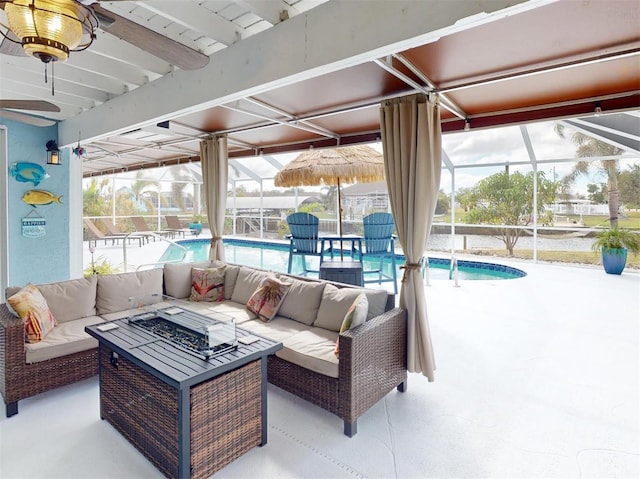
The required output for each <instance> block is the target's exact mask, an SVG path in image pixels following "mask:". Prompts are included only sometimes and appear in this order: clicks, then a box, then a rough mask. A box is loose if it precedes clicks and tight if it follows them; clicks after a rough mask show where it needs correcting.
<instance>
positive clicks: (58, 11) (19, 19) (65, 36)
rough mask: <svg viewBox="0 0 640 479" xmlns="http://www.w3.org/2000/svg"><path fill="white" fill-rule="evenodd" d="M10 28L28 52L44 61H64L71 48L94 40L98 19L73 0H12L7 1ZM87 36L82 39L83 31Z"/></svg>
mask: <svg viewBox="0 0 640 479" xmlns="http://www.w3.org/2000/svg"><path fill="white" fill-rule="evenodd" d="M5 13H6V15H7V20H8V22H9V28H10V29H11V31H12V32H13V33H15V34H16V36H17V37H18V38H19V39H20V41H21V42H22V48H23V49H24V51H25V53H27V54H28V55H30V56H32V57H35V58H38V59H40V60H41V61H42V62H44V63H49V62H51V61H59V62H64V61H66V60H67V58H69V52H70V51H73V50H76V49H79V50H84V49H85V48H87V47H88V46H89V45H91V43H92V42H93V39H94V38H95V29H96V28H97V27H98V21H97V19H96V18H95V16H94V15H93V13H92V12H91V10H90V9H88V8H86V7H85V6H83V5H82V4H80V3H78V2H76V1H74V0H13V1H12V2H8V3H7V4H6V5H5ZM84 32H87V33H88V35H89V38H88V40H85V43H84V44H81V43H82V42H83V33H84Z"/></svg>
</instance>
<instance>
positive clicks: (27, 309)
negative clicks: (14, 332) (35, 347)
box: [7, 283, 57, 343]
mask: <svg viewBox="0 0 640 479" xmlns="http://www.w3.org/2000/svg"><path fill="white" fill-rule="evenodd" d="M7 302H8V303H9V304H10V305H11V307H12V308H13V309H14V310H15V312H16V313H18V316H20V317H21V318H22V320H23V321H24V330H25V333H26V335H27V339H26V341H27V342H28V343H37V342H40V341H42V340H43V339H44V337H45V336H46V335H47V333H49V331H51V330H52V329H53V328H54V326H55V325H56V324H57V323H56V319H55V318H54V317H53V314H52V313H51V311H50V310H49V306H48V305H47V301H46V300H45V299H44V296H42V294H41V293H40V291H39V290H38V288H36V287H35V286H34V285H33V284H31V283H29V284H28V285H26V286H25V287H24V288H22V289H21V290H20V291H18V292H17V293H16V294H14V295H13V296H11V297H10V298H9V299H7Z"/></svg>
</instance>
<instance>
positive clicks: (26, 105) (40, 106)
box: [0, 100, 60, 112]
mask: <svg viewBox="0 0 640 479" xmlns="http://www.w3.org/2000/svg"><path fill="white" fill-rule="evenodd" d="M0 108H11V109H12V110H33V111H53V112H59V111H60V107H59V106H58V105H54V104H53V103H51V102H48V101H44V100H0Z"/></svg>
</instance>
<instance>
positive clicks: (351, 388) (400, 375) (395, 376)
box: [339, 308, 407, 436]
mask: <svg viewBox="0 0 640 479" xmlns="http://www.w3.org/2000/svg"><path fill="white" fill-rule="evenodd" d="M406 317H407V315H406V311H405V310H404V309H399V308H395V309H392V310H390V311H387V312H385V313H383V314H381V315H380V316H376V317H375V318H372V319H371V320H369V321H367V322H366V323H364V324H363V325H361V326H358V327H356V328H354V329H351V330H349V331H346V332H344V333H342V334H341V335H340V337H339V342H340V363H339V378H340V389H339V395H340V401H339V403H340V409H341V411H340V416H341V417H342V418H343V419H344V423H345V434H347V435H348V436H352V435H353V434H355V433H356V432H357V422H356V421H357V419H358V417H359V416H361V415H362V414H363V413H364V412H365V411H367V410H368V409H369V408H370V407H371V406H373V405H374V404H376V403H377V402H378V401H379V400H380V399H382V398H383V397H384V396H386V395H387V394H388V393H389V392H390V391H391V390H393V389H394V388H398V390H399V391H401V392H404V391H405V388H406V381H407V320H406Z"/></svg>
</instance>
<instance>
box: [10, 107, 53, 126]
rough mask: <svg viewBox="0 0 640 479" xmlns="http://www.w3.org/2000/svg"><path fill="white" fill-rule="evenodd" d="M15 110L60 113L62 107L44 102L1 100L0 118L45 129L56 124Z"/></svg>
mask: <svg viewBox="0 0 640 479" xmlns="http://www.w3.org/2000/svg"><path fill="white" fill-rule="evenodd" d="M15 110H29V111H42V112H59V111H60V107H58V105H54V104H53V103H51V102H48V101H44V100H0V117H2V118H8V119H9V120H15V121H20V122H22V123H28V124H29V125H33V126H40V127H45V126H52V125H55V123H56V122H55V121H53V120H48V119H46V118H40V117H37V116H32V115H27V114H25V113H21V112H19V111H15Z"/></svg>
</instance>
